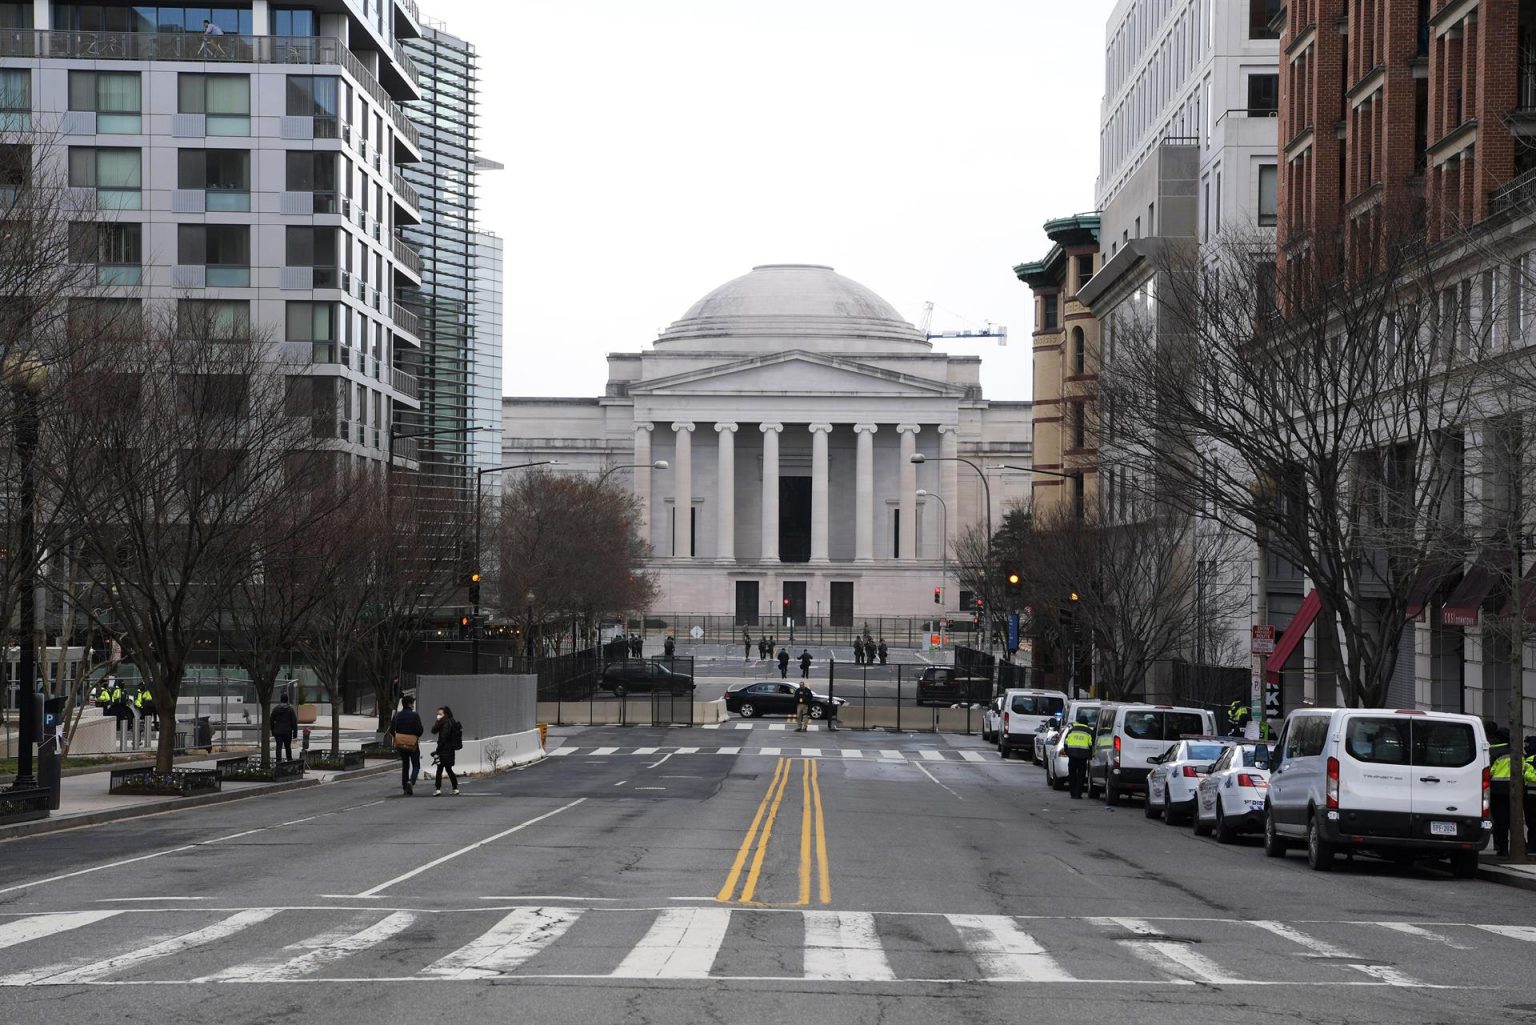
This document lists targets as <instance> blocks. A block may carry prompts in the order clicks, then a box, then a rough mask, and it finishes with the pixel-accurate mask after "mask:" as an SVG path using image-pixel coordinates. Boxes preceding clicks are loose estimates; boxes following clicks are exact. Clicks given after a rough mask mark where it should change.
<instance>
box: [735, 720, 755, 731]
mask: <svg viewBox="0 0 1536 1025" xmlns="http://www.w3.org/2000/svg"><path fill="white" fill-rule="evenodd" d="M736 728H737V729H738V730H750V729H751V728H752V724H751V723H749V722H739V723H737V724H736Z"/></svg>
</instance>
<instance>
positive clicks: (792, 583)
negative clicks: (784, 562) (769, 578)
mask: <svg viewBox="0 0 1536 1025" xmlns="http://www.w3.org/2000/svg"><path fill="white" fill-rule="evenodd" d="M779 605H780V606H781V607H782V608H783V610H784V611H783V612H782V613H781V615H780V618H779V625H780V626H783V625H785V623H786V622H787V621H788V620H791V619H792V620H794V621H795V625H796V626H803V625H804V624H805V581H804V580H786V581H784V598H783V600H782V601H780V602H779Z"/></svg>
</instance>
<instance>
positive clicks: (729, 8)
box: [422, 0, 1113, 399]
mask: <svg viewBox="0 0 1536 1025" xmlns="http://www.w3.org/2000/svg"><path fill="white" fill-rule="evenodd" d="M1112 6H1113V3H1112V0H1072V2H1065V3H1062V2H1055V0H942V2H941V0H753V2H748V0H645V2H638V3H637V2H635V0H622V2H621V0H422V8H423V12H424V13H425V14H427V15H429V16H431V17H433V18H436V19H438V20H441V21H443V22H445V23H446V25H447V28H448V30H449V31H451V32H453V33H454V34H456V35H459V36H461V37H464V38H467V39H470V40H471V41H473V42H474V43H475V45H476V48H477V49H478V51H479V55H480V72H481V76H482V91H481V106H480V149H481V151H482V152H483V153H484V154H485V155H486V156H488V157H490V158H492V159H494V160H498V161H501V162H502V163H504V164H506V166H507V169H506V170H505V171H499V172H491V173H488V174H484V175H482V176H481V180H480V215H481V222H482V224H483V226H484V227H485V228H487V229H488V230H491V231H494V232H496V233H497V234H499V235H501V236H502V237H503V238H504V239H505V244H506V294H505V316H506V328H505V331H506V334H505V366H506V392H507V394H513V395H597V394H600V393H601V392H602V389H603V385H604V383H605V381H606V380H607V366H606V364H605V362H604V359H603V357H604V356H605V355H606V354H607V353H609V352H615V351H634V350H638V349H640V348H643V347H645V346H648V345H649V344H650V343H651V342H652V341H653V340H654V339H655V337H656V334H657V332H658V331H659V330H661V329H662V328H663V327H665V326H666V325H667V324H669V323H671V322H672V321H674V320H676V319H677V318H678V317H679V316H681V315H682V313H683V312H684V311H685V310H686V309H687V308H688V307H689V306H690V305H692V304H693V302H694V301H695V300H697V299H698V298H699V297H701V296H702V295H704V294H705V293H706V292H708V291H709V290H711V289H712V288H714V287H715V286H717V285H719V284H721V283H723V282H725V281H728V280H730V279H731V278H734V277H737V276H738V275H740V274H744V273H746V272H747V271H748V270H750V269H751V268H752V267H753V266H754V265H757V264H763V263H822V264H830V265H831V266H833V267H835V268H836V269H837V270H838V272H839V273H842V274H844V275H846V276H848V277H850V278H853V279H854V280H856V281H858V282H860V283H862V284H864V285H866V286H868V287H869V288H871V289H873V290H874V291H875V292H877V293H878V294H880V295H882V296H884V297H885V298H886V299H887V300H888V301H890V302H891V303H892V304H893V305H894V306H895V307H896V308H897V309H898V310H899V311H900V312H901V313H902V315H903V316H905V317H907V318H908V319H909V320H912V321H913V322H914V323H916V322H918V321H919V319H920V318H921V315H922V309H923V303H924V302H925V301H927V300H932V301H933V302H934V303H936V304H937V309H936V312H935V314H934V320H933V327H934V329H935V330H948V329H959V328H967V327H979V326H981V324H982V323H983V322H984V321H989V320H990V321H992V322H993V323H996V324H1005V325H1007V327H1008V329H1009V331H1010V334H1011V338H1010V341H1009V343H1008V347H1007V348H1005V349H1000V348H998V347H997V345H996V343H995V342H992V341H985V342H963V343H956V342H936V343H935V344H936V345H938V346H943V347H944V348H945V349H946V350H948V351H953V352H961V353H979V354H980V355H981V356H982V357H983V363H982V383H983V386H984V390H985V392H986V394H987V396H988V397H989V398H995V399H1026V398H1028V397H1029V394H1030V384H1029V367H1030V351H1029V330H1030V326H1031V308H1030V303H1029V291H1028V289H1027V288H1026V287H1025V286H1024V285H1023V284H1022V283H1020V282H1019V281H1018V280H1017V279H1015V278H1014V276H1013V273H1012V269H1011V268H1012V267H1013V265H1014V264H1016V263H1019V262H1021V261H1024V260H1030V259H1037V258H1039V257H1040V256H1042V255H1044V253H1045V251H1046V249H1047V248H1048V243H1047V242H1046V240H1045V237H1044V235H1043V234H1042V233H1041V231H1040V225H1041V224H1042V223H1043V222H1044V221H1046V220H1047V219H1049V218H1052V217H1057V216H1061V215H1064V214H1069V213H1076V212H1079V211H1083V210H1089V209H1092V206H1093V184H1094V181H1093V180H1094V175H1095V173H1096V169H1097V163H1098V110H1099V100H1100V94H1101V93H1102V91H1103V81H1104V75H1103V52H1102V51H1103V39H1104V22H1105V19H1106V18H1107V17H1108V14H1109V11H1110V8H1111V7H1112Z"/></svg>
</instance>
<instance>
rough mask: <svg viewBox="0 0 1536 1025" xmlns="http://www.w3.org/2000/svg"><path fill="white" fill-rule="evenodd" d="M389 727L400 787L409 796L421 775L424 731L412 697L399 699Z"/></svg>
mask: <svg viewBox="0 0 1536 1025" xmlns="http://www.w3.org/2000/svg"><path fill="white" fill-rule="evenodd" d="M389 729H390V732H392V733H393V734H394V735H395V751H396V752H397V753H398V754H399V755H400V789H401V790H403V791H405V796H407V797H409V796H411V794H413V793H415V791H416V777H418V776H420V775H421V735H422V734H423V733H425V732H426V729H425V728H424V727H423V726H422V724H421V715H420V714H419V713H417V711H416V699H415V698H414V697H412V696H411V695H409V694H407V695H405V696H404V697H403V698H401V699H400V711H398V712H396V713H395V717H394V719H392V720H390V723H389Z"/></svg>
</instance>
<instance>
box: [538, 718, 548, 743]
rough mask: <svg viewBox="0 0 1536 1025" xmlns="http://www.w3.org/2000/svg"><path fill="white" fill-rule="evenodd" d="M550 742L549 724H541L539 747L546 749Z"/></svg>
mask: <svg viewBox="0 0 1536 1025" xmlns="http://www.w3.org/2000/svg"><path fill="white" fill-rule="evenodd" d="M548 741H549V723H547V722H541V723H539V747H540V748H544V747H546V746H547V743H548Z"/></svg>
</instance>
